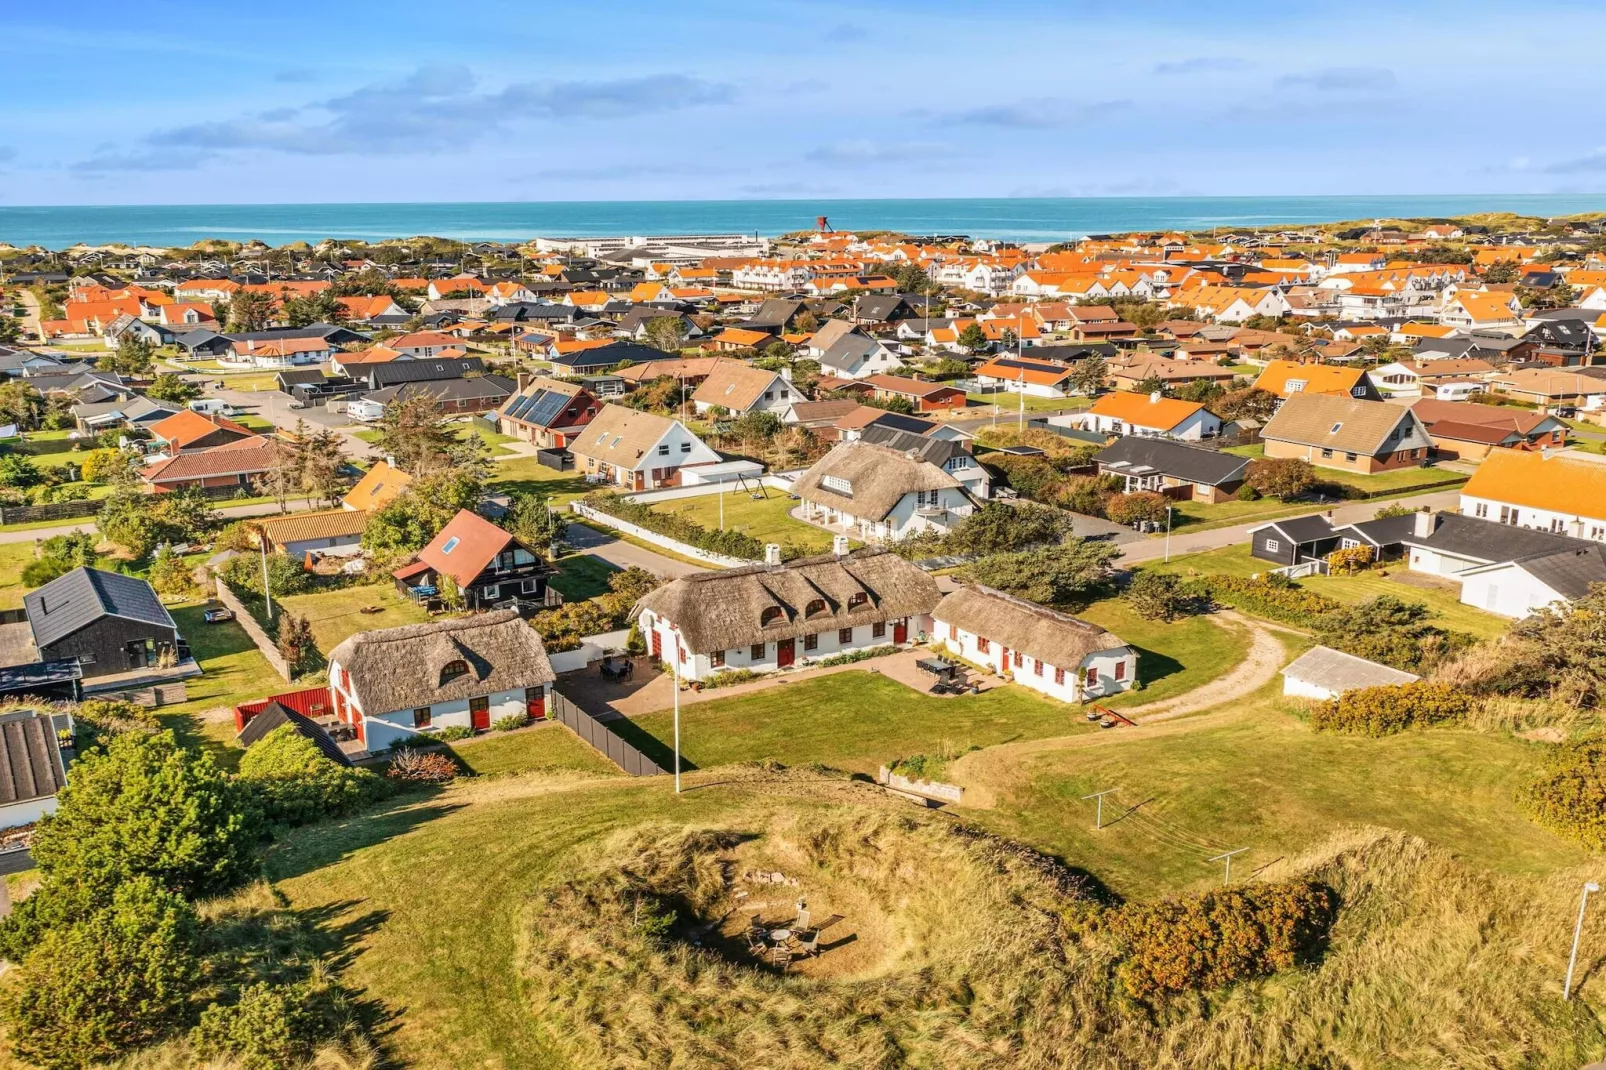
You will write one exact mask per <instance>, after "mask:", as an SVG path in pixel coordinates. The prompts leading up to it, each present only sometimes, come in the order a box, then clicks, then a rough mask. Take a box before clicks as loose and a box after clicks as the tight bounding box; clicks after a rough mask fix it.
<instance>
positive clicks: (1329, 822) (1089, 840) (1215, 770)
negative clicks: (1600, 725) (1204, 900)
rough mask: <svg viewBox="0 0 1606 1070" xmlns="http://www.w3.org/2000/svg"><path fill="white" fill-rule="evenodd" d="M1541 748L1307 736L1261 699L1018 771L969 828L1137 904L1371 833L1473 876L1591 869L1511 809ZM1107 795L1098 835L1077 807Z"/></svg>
mask: <svg viewBox="0 0 1606 1070" xmlns="http://www.w3.org/2000/svg"><path fill="white" fill-rule="evenodd" d="M1276 686H1277V685H1276V684H1275V683H1274V684H1273V685H1272V687H1273V688H1275V687H1276ZM1539 749H1540V747H1539V745H1536V744H1530V743H1524V742H1522V741H1519V740H1516V739H1514V738H1511V737H1508V736H1500V735H1494V734H1480V733H1475V732H1469V731H1464V730H1459V729H1436V730H1433V731H1428V732H1405V733H1402V734H1400V735H1396V736H1390V737H1387V738H1383V739H1365V738H1357V737H1354V736H1339V735H1333V734H1328V733H1315V732H1312V731H1311V730H1310V729H1309V728H1307V727H1306V726H1305V725H1304V724H1303V723H1302V722H1301V721H1299V720H1298V719H1297V718H1295V717H1294V716H1293V715H1292V714H1290V713H1287V712H1283V711H1282V710H1280V709H1278V708H1276V703H1274V702H1273V701H1272V700H1271V699H1270V698H1269V697H1263V698H1262V699H1260V700H1259V701H1256V702H1253V703H1251V704H1249V705H1248V706H1247V707H1246V708H1245V709H1244V710H1243V711H1242V712H1241V713H1235V714H1230V715H1227V719H1226V721H1225V723H1223V724H1220V725H1219V726H1213V727H1208V728H1195V729H1193V730H1191V731H1178V732H1175V733H1172V734H1162V735H1155V736H1150V737H1147V738H1137V737H1134V738H1133V739H1132V740H1131V741H1130V742H1120V743H1119V745H1115V744H1112V745H1108V746H1099V747H1083V748H1075V749H1068V750H1061V751H1058V752H1053V753H1048V754H1043V755H1040V756H1035V757H1031V758H1028V759H1026V763H1027V764H1026V765H1025V766H1024V768H1023V769H1022V770H1021V772H1023V773H1024V774H1025V778H1024V780H1023V782H1022V783H1023V786H1021V787H1019V788H1017V789H1015V790H1014V791H1012V792H1011V793H1010V794H1009V795H1008V797H1007V798H1006V799H1004V800H1003V801H1002V802H1001V805H1000V806H999V808H998V809H997V810H992V811H982V812H979V813H978V815H977V816H979V817H980V818H981V819H982V820H983V821H984V822H985V823H986V824H988V825H990V826H992V827H993V828H995V829H996V830H998V831H999V832H1001V833H1004V834H1006V835H1010V836H1016V837H1019V838H1021V839H1024V840H1025V841H1026V842H1028V843H1030V844H1032V845H1033V846H1036V847H1038V848H1039V849H1042V850H1045V851H1048V852H1050V853H1052V854H1055V855H1057V856H1059V857H1063V858H1070V859H1075V860H1076V861H1077V863H1078V864H1079V865H1083V866H1085V867H1087V868H1089V869H1090V870H1092V871H1093V872H1094V873H1096V874H1098V876H1099V877H1100V878H1101V879H1103V880H1104V881H1106V882H1107V883H1109V884H1110V885H1111V886H1113V888H1114V889H1115V890H1116V891H1117V892H1120V893H1122V894H1128V895H1134V896H1140V897H1144V898H1147V897H1149V896H1152V895H1155V894H1157V893H1161V892H1166V891H1172V890H1177V889H1181V888H1185V887H1189V886H1198V885H1202V884H1207V883H1210V882H1211V881H1213V880H1219V879H1220V874H1221V866H1220V863H1214V864H1207V863H1206V862H1205V859H1206V858H1209V857H1211V856H1213V855H1216V854H1219V853H1221V852H1222V851H1227V850H1233V849H1235V848H1240V847H1247V848H1249V850H1248V851H1247V852H1246V853H1245V854H1242V855H1239V856H1238V857H1237V858H1236V859H1234V864H1233V874H1234V876H1235V877H1236V876H1237V875H1239V874H1244V875H1247V874H1248V873H1250V872H1251V871H1252V870H1253V869H1254V868H1255V867H1257V866H1262V865H1265V864H1266V863H1268V862H1271V861H1273V860H1274V859H1276V858H1279V857H1286V856H1288V855H1291V854H1295V853H1297V852H1299V851H1300V850H1302V849H1304V848H1306V847H1309V846H1311V845H1313V844H1314V843H1316V842H1317V841H1319V840H1320V839H1322V838H1323V837H1324V836H1326V835H1328V834H1330V833H1332V832H1333V831H1335V830H1337V829H1339V828H1343V827H1350V826H1356V825H1368V824H1373V825H1384V826H1387V827H1390V828H1397V829H1403V830H1405V831H1407V832H1411V833H1414V834H1416V835H1419V836H1422V837H1424V838H1426V839H1428V840H1431V841H1433V842H1435V843H1438V844H1441V845H1443V846H1445V847H1447V848H1449V849H1450V850H1451V851H1453V852H1454V853H1456V854H1457V855H1459V856H1461V857H1463V858H1465V859H1466V860H1467V861H1469V862H1472V863H1473V864H1475V865H1477V866H1479V867H1484V868H1489V869H1494V870H1498V871H1502V872H1507V873H1515V874H1535V873H1543V872H1549V871H1551V870H1554V869H1556V868H1558V867H1565V866H1576V865H1579V864H1580V863H1582V862H1583V861H1584V860H1585V858H1586V857H1587V855H1586V853H1585V852H1584V851H1583V850H1582V849H1580V848H1576V847H1573V846H1570V845H1568V844H1566V843H1564V842H1563V841H1561V840H1560V839H1558V838H1557V837H1555V836H1552V835H1551V834H1549V833H1547V832H1545V831H1543V830H1542V829H1540V828H1538V827H1536V826H1535V825H1533V823H1532V822H1530V821H1529V820H1528V819H1527V818H1526V817H1525V816H1523V814H1522V813H1521V812H1520V811H1519V810H1518V809H1517V805H1516V795H1517V788H1518V787H1519V786H1520V785H1521V784H1522V783H1524V781H1526V779H1527V778H1528V777H1530V776H1531V775H1532V773H1533V771H1534V770H1535V769H1536V768H1537V766H1538V762H1539V753H1538V751H1539ZM1106 788H1115V789H1117V792H1116V795H1115V796H1114V802H1113V804H1112V801H1111V800H1110V799H1106V801H1105V817H1106V821H1109V820H1110V819H1111V817H1112V815H1113V816H1115V817H1120V815H1121V814H1122V812H1123V811H1124V810H1125V809H1126V808H1129V807H1134V806H1136V807H1138V809H1137V810H1136V811H1135V812H1133V813H1132V814H1131V815H1130V816H1127V817H1125V818H1123V819H1121V820H1116V821H1114V823H1113V824H1109V825H1107V827H1105V828H1104V829H1103V830H1102V831H1097V832H1095V831H1094V830H1093V827H1092V826H1093V809H1092V804H1091V803H1088V802H1083V801H1082V796H1084V795H1087V794H1089V793H1090V792H1094V791H1102V790H1104V789H1106Z"/></svg>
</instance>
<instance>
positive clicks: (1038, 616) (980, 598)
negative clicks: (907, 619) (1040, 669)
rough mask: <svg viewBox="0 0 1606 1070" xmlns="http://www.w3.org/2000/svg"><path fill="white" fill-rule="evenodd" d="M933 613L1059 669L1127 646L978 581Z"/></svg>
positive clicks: (1112, 636) (937, 618) (950, 596)
mask: <svg viewBox="0 0 1606 1070" xmlns="http://www.w3.org/2000/svg"><path fill="white" fill-rule="evenodd" d="M931 616H932V619H933V620H935V621H938V622H940V623H942V624H957V625H958V626H959V627H960V628H961V629H963V630H964V631H967V632H971V633H973V634H975V635H979V636H982V637H984V638H986V639H989V640H991V641H992V642H993V643H997V644H1002V645H1003V646H1006V647H1008V648H1009V649H1011V650H1019V651H1020V652H1021V653H1023V654H1027V655H1030V656H1031V657H1032V658H1033V659H1035V660H1037V661H1042V662H1047V663H1048V664H1049V665H1052V666H1054V667H1055V668H1058V669H1068V668H1075V667H1076V666H1077V665H1080V664H1081V663H1082V659H1083V658H1085V657H1087V656H1088V655H1089V654H1095V653H1098V652H1099V651H1103V650H1121V649H1123V648H1125V647H1126V646H1127V644H1126V642H1125V640H1123V639H1121V638H1120V637H1119V636H1117V635H1115V634H1113V633H1111V632H1108V631H1105V630H1104V629H1103V628H1101V627H1099V626H1098V625H1097V624H1089V623H1088V622H1087V621H1085V620H1078V619H1076V618H1075V617H1073V616H1070V615H1069V614H1066V613H1057V612H1055V611H1054V610H1052V609H1048V608H1046V607H1044V606H1040V605H1038V604H1037V603H1035V602H1028V601H1026V600H1025V599H1024V598H1016V597H1015V596H1014V595H1008V594H1005V593H1004V592H1003V591H995V590H993V589H992V588H991V587H982V586H979V585H978V586H967V587H961V588H959V590H957V591H954V592H952V593H950V594H948V595H946V596H944V598H943V600H942V601H941V602H939V603H937V608H936V609H934V610H932V611H931Z"/></svg>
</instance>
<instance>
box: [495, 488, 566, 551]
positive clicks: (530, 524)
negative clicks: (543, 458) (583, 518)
mask: <svg viewBox="0 0 1606 1070" xmlns="http://www.w3.org/2000/svg"><path fill="white" fill-rule="evenodd" d="M510 497H511V503H510V505H509V506H508V511H507V516H506V517H505V518H503V521H502V526H503V527H504V528H506V529H507V530H508V532H509V533H510V534H512V535H513V536H514V537H515V538H517V539H518V540H519V541H520V542H522V543H523V544H524V545H526V546H528V547H529V548H530V549H531V550H534V551H535V552H536V553H543V554H547V555H548V556H551V555H552V553H554V552H555V550H556V549H557V547H558V546H560V545H561V544H562V542H563V536H564V533H565V532H566V531H567V530H568V528H569V521H568V518H567V517H566V516H565V515H564V514H563V513H560V512H558V511H557V510H556V509H553V508H552V507H551V506H550V505H548V504H547V502H546V499H544V498H542V497H541V496H540V495H537V494H513V495H511V496H510Z"/></svg>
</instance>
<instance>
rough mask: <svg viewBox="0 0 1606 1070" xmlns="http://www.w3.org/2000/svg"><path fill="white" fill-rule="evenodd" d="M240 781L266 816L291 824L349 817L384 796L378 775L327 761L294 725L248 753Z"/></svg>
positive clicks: (269, 736)
mask: <svg viewBox="0 0 1606 1070" xmlns="http://www.w3.org/2000/svg"><path fill="white" fill-rule="evenodd" d="M240 781H241V783H243V784H244V785H245V786H246V787H247V788H248V789H249V790H250V791H251V792H252V793H253V794H254V795H255V796H256V798H257V802H258V804H259V805H260V806H261V808H262V813H263V816H264V817H266V818H267V819H268V820H269V821H274V822H278V823H280V824H283V825H289V826H295V825H306V824H310V823H312V822H314V821H322V820H324V819H325V818H331V817H345V816H347V815H348V814H351V813H354V812H356V811H357V810H360V809H362V808H363V807H365V806H367V805H369V804H370V803H372V802H374V801H375V800H377V799H380V798H382V797H383V796H384V794H385V782H384V781H383V780H382V779H380V777H378V776H377V775H375V774H374V773H371V772H369V771H368V770H366V769H353V768H351V767H349V766H344V765H339V764H337V763H335V762H333V761H331V760H329V759H328V758H326V757H325V756H324V755H323V753H322V752H321V751H320V750H318V747H317V745H316V744H314V743H313V742H312V740H310V739H308V738H307V737H306V736H303V735H302V734H301V733H300V732H298V731H296V730H295V728H294V727H293V726H291V725H281V726H279V727H278V728H275V729H274V730H273V731H272V732H269V733H268V734H267V735H266V736H264V737H263V738H262V739H260V740H258V741H257V742H256V744H255V745H253V746H252V747H251V749H250V750H248V751H246V752H245V756H244V757H242V758H241V759H240Z"/></svg>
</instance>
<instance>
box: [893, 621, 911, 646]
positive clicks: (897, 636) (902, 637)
mask: <svg viewBox="0 0 1606 1070" xmlns="http://www.w3.org/2000/svg"><path fill="white" fill-rule="evenodd" d="M892 641H893V642H894V643H907V642H908V641H909V622H908V621H907V620H900V621H895V622H894V623H893V625H892Z"/></svg>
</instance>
